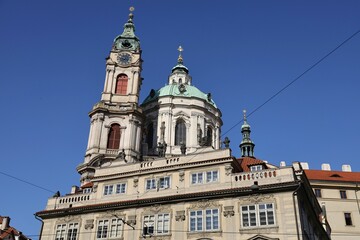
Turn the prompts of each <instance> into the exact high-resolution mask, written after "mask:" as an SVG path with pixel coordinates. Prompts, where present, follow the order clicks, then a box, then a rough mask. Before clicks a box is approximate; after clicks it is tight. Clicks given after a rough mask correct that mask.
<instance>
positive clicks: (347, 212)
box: [305, 164, 360, 240]
mask: <svg viewBox="0 0 360 240" xmlns="http://www.w3.org/2000/svg"><path fill="white" fill-rule="evenodd" d="M305 173H306V175H307V177H308V179H309V181H310V183H311V186H312V188H313V190H314V193H315V195H316V197H317V199H318V201H319V203H320V205H321V206H322V208H323V212H324V213H326V218H327V220H328V222H329V223H330V226H331V229H332V235H331V237H332V239H335V240H336V239H341V240H344V239H352V240H355V239H359V236H360V204H359V198H360V192H359V190H360V186H359V184H360V173H359V172H351V167H350V166H349V165H343V167H342V171H332V170H331V168H330V165H329V164H323V166H322V170H305Z"/></svg>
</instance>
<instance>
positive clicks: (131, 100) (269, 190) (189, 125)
mask: <svg viewBox="0 0 360 240" xmlns="http://www.w3.org/2000/svg"><path fill="white" fill-rule="evenodd" d="M178 50H179V56H178V59H177V64H176V65H175V66H174V67H173V68H172V69H171V73H170V76H169V77H168V80H167V84H166V85H165V86H164V87H162V88H160V89H159V90H151V91H150V93H149V95H148V96H147V97H146V98H145V100H144V101H143V102H142V103H141V104H140V103H139V95H140V89H141V84H142V77H141V71H142V58H141V46H140V41H139V39H138V37H137V36H136V35H135V26H134V23H133V14H132V13H130V15H129V19H128V21H127V22H126V23H125V25H124V31H123V33H122V34H120V35H119V36H117V37H116V38H115V40H114V44H113V46H112V49H111V51H110V54H109V57H108V58H107V59H106V75H105V84H104V89H103V92H102V94H101V100H100V101H99V102H98V103H96V104H95V105H94V107H93V108H92V110H91V111H90V113H89V116H90V119H91V124H90V132H89V140H88V144H87V149H86V153H85V158H84V162H83V163H82V164H80V165H79V166H78V167H77V171H78V173H79V174H80V176H81V177H80V187H77V186H74V187H72V189H71V192H70V193H69V194H65V195H60V193H58V194H56V195H54V196H53V197H51V198H49V199H48V203H47V205H46V207H45V209H44V210H42V211H39V212H37V213H36V215H37V216H38V217H40V218H41V219H42V220H43V225H42V228H41V233H40V235H41V239H43V240H47V239H55V240H64V239H67V240H82V239H84V240H85V239H158V240H160V239H162V240H170V239H194V240H195V239H207V240H210V239H212V240H219V239H298V240H299V239H330V237H329V235H330V232H329V227H328V224H327V222H326V219H324V218H319V217H321V216H322V212H321V207H320V206H319V204H318V202H317V201H316V197H315V195H314V193H313V191H312V189H311V187H310V185H309V182H308V180H307V178H306V176H305V174H304V171H303V169H302V167H301V164H299V163H294V164H293V165H292V166H284V167H281V168H279V167H276V166H274V165H272V164H269V163H267V162H266V161H262V160H260V159H256V158H255V157H254V146H255V144H254V143H253V142H252V140H251V138H250V133H251V130H250V125H249V124H248V123H247V120H246V115H245V114H244V124H243V125H242V128H241V133H242V136H243V140H242V142H241V143H240V149H241V153H242V156H241V157H240V158H236V157H234V156H232V154H231V149H230V148H229V140H228V139H224V140H223V142H222V140H221V126H222V120H221V111H220V109H219V108H218V107H217V106H216V104H215V102H214V100H213V99H212V96H211V94H206V93H204V92H202V91H201V90H199V89H198V88H196V87H195V86H193V85H192V78H191V76H190V75H189V69H188V68H187V67H186V66H185V65H184V60H183V57H182V48H181V47H179V49H178ZM222 143H223V144H222ZM222 145H224V146H222Z"/></svg>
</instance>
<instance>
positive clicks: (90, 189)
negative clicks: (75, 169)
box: [83, 188, 92, 193]
mask: <svg viewBox="0 0 360 240" xmlns="http://www.w3.org/2000/svg"><path fill="white" fill-rule="evenodd" d="M91 192H92V188H84V189H83V193H91Z"/></svg>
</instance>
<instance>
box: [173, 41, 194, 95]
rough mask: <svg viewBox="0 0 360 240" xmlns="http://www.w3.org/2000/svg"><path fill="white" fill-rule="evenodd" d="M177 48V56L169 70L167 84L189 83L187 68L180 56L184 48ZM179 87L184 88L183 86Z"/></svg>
mask: <svg viewBox="0 0 360 240" xmlns="http://www.w3.org/2000/svg"><path fill="white" fill-rule="evenodd" d="M177 50H178V51H179V56H178V59H177V64H176V65H175V66H174V67H173V68H172V70H171V75H170V77H169V84H178V85H182V86H185V85H191V77H190V75H189V69H188V68H187V67H186V66H185V65H184V59H183V56H182V52H183V51H184V49H183V48H182V47H181V46H179V47H178V49H177ZM181 89H183V90H184V88H183V87H182V88H181ZM180 92H181V91H180Z"/></svg>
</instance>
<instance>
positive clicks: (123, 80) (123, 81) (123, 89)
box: [115, 74, 128, 95]
mask: <svg viewBox="0 0 360 240" xmlns="http://www.w3.org/2000/svg"><path fill="white" fill-rule="evenodd" d="M127 85H128V76H126V74H120V75H119V76H118V77H117V79H116V89H115V93H116V94H121V95H125V94H126V93H127Z"/></svg>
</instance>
